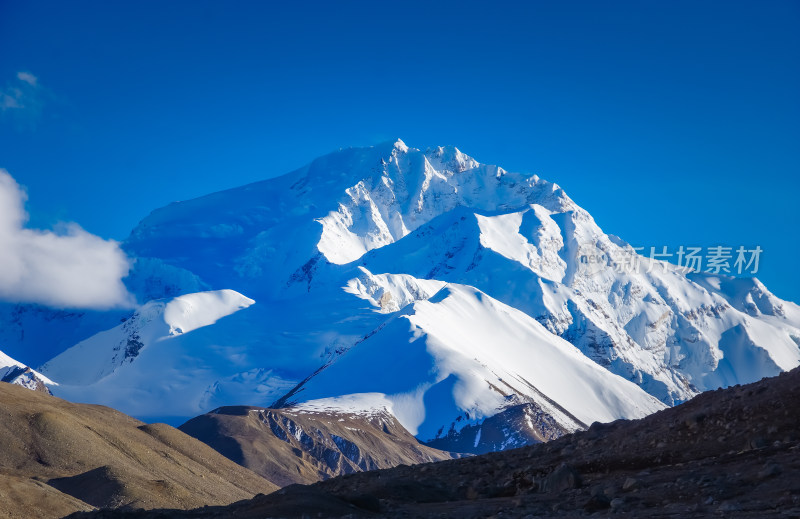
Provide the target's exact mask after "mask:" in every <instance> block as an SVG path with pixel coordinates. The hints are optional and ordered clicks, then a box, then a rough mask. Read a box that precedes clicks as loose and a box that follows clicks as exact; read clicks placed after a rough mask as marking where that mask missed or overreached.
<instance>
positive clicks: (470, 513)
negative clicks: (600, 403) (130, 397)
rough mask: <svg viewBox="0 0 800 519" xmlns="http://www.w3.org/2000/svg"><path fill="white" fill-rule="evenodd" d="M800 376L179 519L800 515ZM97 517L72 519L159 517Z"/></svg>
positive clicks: (785, 376)
mask: <svg viewBox="0 0 800 519" xmlns="http://www.w3.org/2000/svg"><path fill="white" fill-rule="evenodd" d="M799 431H800V369H795V370H793V371H791V372H789V373H784V374H781V375H780V376H778V377H774V378H771V379H764V380H762V381H760V382H756V383H753V384H750V385H746V386H735V387H732V388H729V389H725V390H718V391H712V392H708V393H704V394H702V395H699V396H697V397H695V398H694V399H692V400H690V401H689V402H687V403H685V404H682V405H679V406H676V407H674V408H671V409H666V410H664V411H660V412H658V413H655V414H654V415H651V416H649V417H647V418H644V419H641V420H635V421H625V420H619V421H616V422H613V423H610V424H599V423H596V424H593V425H592V426H591V427H590V428H589V429H588V430H586V431H581V432H577V433H574V434H570V435H566V436H564V437H562V438H559V439H557V440H554V441H552V442H549V443H546V444H538V445H533V446H529V447H524V448H521V449H516V450H513V451H507V452H498V453H491V454H486V455H481V456H475V457H472V458H467V459H462V460H451V461H443V462H440V463H434V464H425V465H418V466H415V467H405V466H404V467H397V468H394V469H389V470H382V471H379V472H371V473H364V474H351V475H348V476H344V477H339V478H335V479H332V480H330V481H325V482H322V483H318V484H315V485H311V486H308V487H303V486H293V487H290V488H286V489H283V490H281V491H278V492H276V493H274V494H271V495H267V496H258V497H256V498H255V499H253V500H251V501H247V502H243V503H237V504H235V505H232V506H230V507H221V508H207V509H198V510H193V511H188V512H169V513H168V516H169V517H193V518H221V517H229V516H231V515H234V514H235V515H236V517H244V518H255V517H275V516H280V517H302V516H317V517H343V516H348V517H376V516H380V517H442V516H447V517H488V516H494V517H496V516H500V514H501V513H502V517H550V516H565V517H575V516H584V515H586V514H593V513H597V512H600V513H601V514H606V513H611V512H613V513H615V514H617V513H623V514H626V516H629V517H661V518H666V517H669V518H685V517H697V518H699V517H710V516H721V517H743V518H753V519H755V518H763V517H797V516H800V495H798V492H797V489H798V479H797V474H800V432H799ZM164 516H165V515H159V514H156V513H152V512H129V513H122V512H113V511H112V512H99V513H91V514H80V513H79V514H75V516H74V518H76V519H77V518H88V517H92V518H111V517H126V518H137V519H144V518H148V519H149V518H155V517H164Z"/></svg>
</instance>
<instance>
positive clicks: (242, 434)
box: [180, 406, 453, 486]
mask: <svg viewBox="0 0 800 519" xmlns="http://www.w3.org/2000/svg"><path fill="white" fill-rule="evenodd" d="M180 430H181V431H183V432H185V433H187V434H189V435H191V436H194V437H195V438H197V439H198V440H201V441H202V442H204V443H206V444H208V445H210V446H211V447H213V448H214V449H216V450H217V451H219V452H220V453H221V454H223V455H225V456H226V457H227V458H229V459H231V460H233V461H235V462H236V463H239V464H241V465H243V466H245V467H247V468H249V469H251V470H252V471H253V472H255V473H257V474H260V475H262V476H264V477H265V478H267V479H268V480H270V481H273V482H275V483H277V484H278V485H281V486H284V485H290V484H292V483H315V482H317V481H320V480H325V479H329V478H331V477H333V476H340V475H343V474H351V473H354V472H362V471H365V470H375V469H382V468H390V467H394V466H397V465H402V464H405V465H413V464H417V463H425V462H430V461H440V460H446V459H451V458H452V457H453V455H451V454H450V453H447V452H444V451H440V450H437V449H433V448H430V447H427V446H425V445H422V444H420V443H419V442H418V441H417V439H416V438H414V437H413V436H412V435H411V434H410V433H409V432H408V431H406V430H405V429H404V428H403V426H402V425H400V424H399V423H398V422H397V420H396V419H395V418H394V417H393V416H392V415H390V414H388V413H375V414H372V415H362V414H356V413H343V412H322V411H320V412H308V411H299V410H293V409H291V408H288V409H265V408H259V407H245V406H238V407H222V408H219V409H215V410H214V411H212V412H210V413H208V414H204V415H202V416H198V417H197V418H193V419H192V420H189V421H188V422H186V423H185V424H183V425H182V426H181V427H180Z"/></svg>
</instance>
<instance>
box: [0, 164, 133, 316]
mask: <svg viewBox="0 0 800 519" xmlns="http://www.w3.org/2000/svg"><path fill="white" fill-rule="evenodd" d="M26 200H27V196H26V194H25V192H24V191H22V189H21V188H20V186H19V184H17V182H16V181H15V180H14V179H13V178H12V177H11V175H10V174H9V173H8V171H6V170H5V169H2V168H0V299H2V300H5V301H12V302H28V303H41V304H43V305H48V306H55V307H60V308H98V309H104V308H112V307H130V306H132V305H133V303H134V298H133V296H131V294H130V293H128V291H127V289H126V288H125V285H124V284H123V283H122V278H124V277H125V276H127V275H128V271H129V270H130V262H129V260H128V258H127V256H126V255H125V253H124V252H123V251H122V250H121V249H120V248H119V244H117V242H115V241H111V240H104V239H102V238H100V237H98V236H95V235H93V234H90V233H88V232H86V231H84V230H83V229H81V228H80V226H78V225H77V224H67V225H66V226H65V227H64V232H63V233H58V234H57V233H54V232H51V231H43V230H36V229H26V228H25V227H24V224H25V222H26V221H27V218H28V215H27V213H26V212H25V201H26Z"/></svg>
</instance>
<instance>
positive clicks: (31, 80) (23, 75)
mask: <svg viewBox="0 0 800 519" xmlns="http://www.w3.org/2000/svg"><path fill="white" fill-rule="evenodd" d="M17 79H19V80H20V81H24V82H25V83H28V84H29V85H30V86H32V87H35V86H36V82H37V81H39V78H37V77H36V76H34V75H33V74H31V73H30V72H17Z"/></svg>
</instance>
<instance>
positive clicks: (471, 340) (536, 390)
mask: <svg viewBox="0 0 800 519" xmlns="http://www.w3.org/2000/svg"><path fill="white" fill-rule="evenodd" d="M337 393H338V394H377V395H379V398H376V397H372V398H374V399H375V404H373V407H377V406H380V405H386V406H387V408H388V409H387V410H388V411H389V412H391V413H392V414H393V415H394V416H396V417H397V418H398V420H399V421H400V422H401V423H402V424H403V426H404V427H405V428H406V429H408V430H409V431H411V432H412V433H413V434H415V435H417V436H418V437H419V438H421V439H422V440H431V439H434V438H437V437H440V436H441V435H443V434H447V431H448V430H449V429H451V428H460V427H463V426H464V425H466V424H468V423H474V422H475V421H476V420H478V421H479V420H482V419H484V418H487V417H489V416H493V415H495V414H497V413H498V412H499V411H501V410H503V409H505V408H506V407H508V406H509V405H516V404H520V403H523V402H530V403H532V404H535V405H536V406H537V407H538V408H539V409H544V410H545V413H546V414H547V415H548V416H551V417H553V418H554V419H555V421H556V422H557V423H558V424H559V425H560V426H561V427H562V428H564V429H565V430H567V431H570V432H571V431H574V430H577V429H580V428H582V427H585V426H586V425H585V424H590V423H592V422H594V421H611V420H614V419H617V418H621V417H630V418H639V417H642V416H645V415H647V414H649V413H652V412H655V411H657V410H659V409H661V408H662V407H663V404H660V403H659V402H658V401H657V400H655V399H654V398H653V397H651V396H649V395H647V394H646V393H645V392H644V391H642V390H641V389H639V388H638V387H636V386H635V385H634V384H632V383H630V382H628V381H626V380H624V379H622V378H620V377H618V376H615V375H612V374H611V373H609V372H608V371H607V370H605V369H603V368H602V367H600V366H598V365H597V364H595V363H594V362H592V361H591V360H589V359H587V358H586V357H585V356H584V355H582V354H581V353H580V352H579V351H578V350H577V349H576V348H575V347H574V346H572V345H571V344H569V343H567V342H566V341H564V340H563V339H560V338H558V337H555V336H554V335H552V334H551V333H549V332H547V330H545V329H544V327H543V326H542V325H540V324H539V323H538V322H536V321H535V320H534V319H531V318H530V317H528V316H527V315H525V314H524V313H522V312H520V311H518V310H515V309H513V308H510V307H508V306H506V305H503V304H502V303H499V302H497V301H495V300H493V299H492V298H490V297H489V296H487V295H486V294H484V293H482V292H480V291H477V290H475V289H472V288H470V287H465V286H460V285H448V286H447V287H445V288H442V289H441V290H440V291H439V292H438V293H437V294H436V295H434V296H433V297H431V298H429V299H427V300H424V301H418V302H415V303H413V304H411V305H409V306H406V307H405V309H404V310H403V311H402V312H400V313H398V314H396V315H394V316H393V317H392V318H391V319H390V320H388V321H387V322H386V323H385V324H384V325H382V326H381V328H380V329H378V330H376V332H375V333H374V334H372V335H370V336H369V337H367V338H366V339H365V340H364V341H362V342H361V343H359V344H358V345H356V346H354V347H353V348H352V349H350V350H349V351H348V352H347V353H346V354H344V355H342V356H341V357H340V358H338V359H337V360H336V361H335V362H333V363H332V364H331V365H330V366H328V367H327V368H325V369H323V370H321V371H320V372H319V373H317V374H316V375H315V376H313V377H311V378H310V379H308V380H307V381H305V382H304V383H303V384H302V385H301V386H300V387H298V388H296V389H295V391H294V392H293V393H291V394H290V395H289V396H288V397H287V400H288V401H290V402H298V401H307V400H314V399H319V398H325V397H328V396H331V395H333V394H337ZM556 402H557V403H556ZM335 405H336V404H335V403H333V402H332V403H331V407H332V408H335ZM537 425H538V424H536V425H534V424H532V427H536V426H537Z"/></svg>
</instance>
